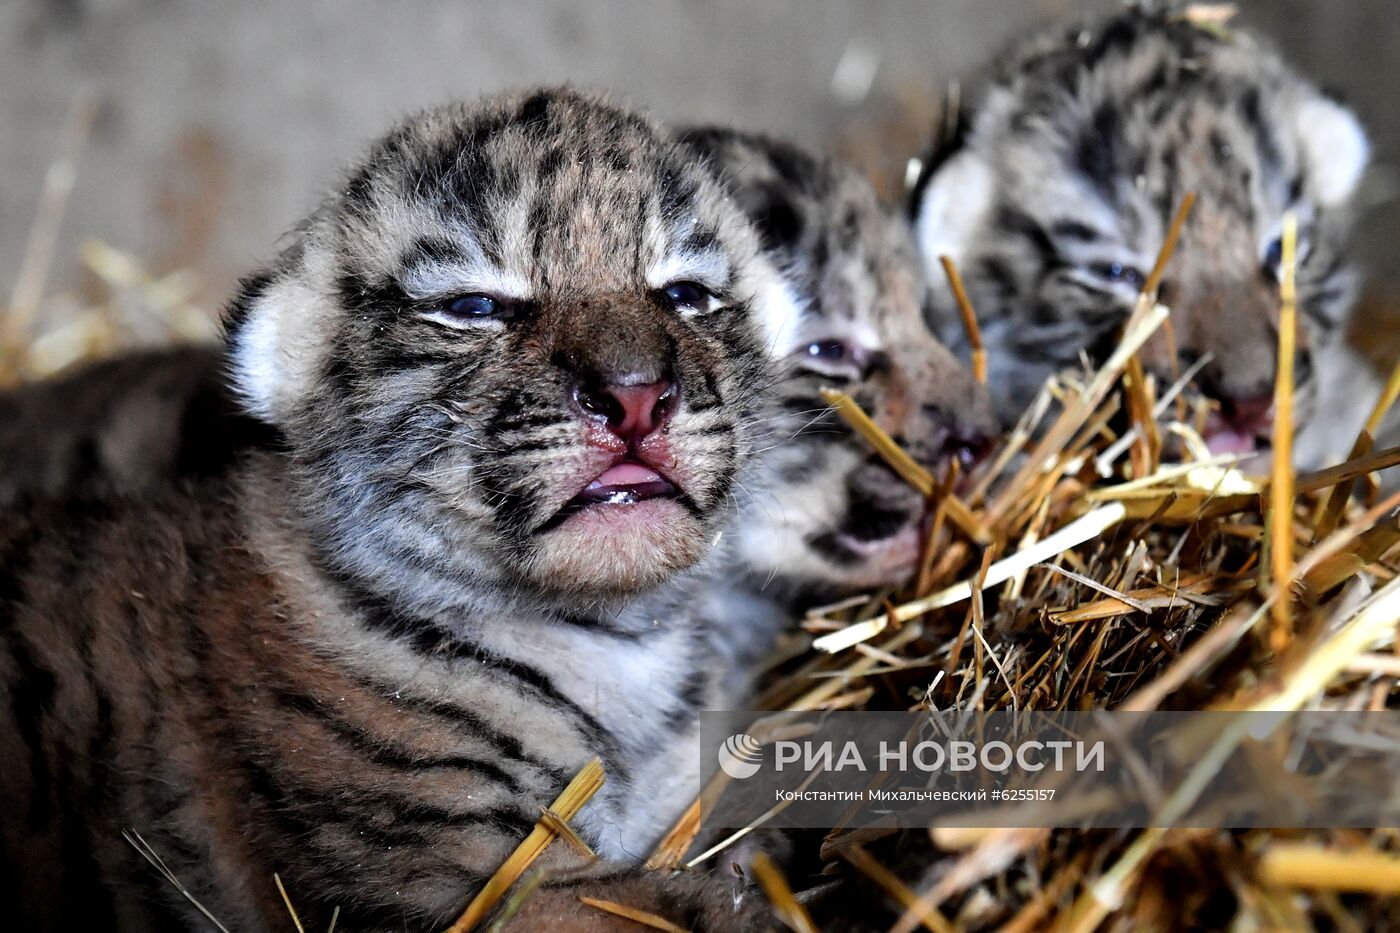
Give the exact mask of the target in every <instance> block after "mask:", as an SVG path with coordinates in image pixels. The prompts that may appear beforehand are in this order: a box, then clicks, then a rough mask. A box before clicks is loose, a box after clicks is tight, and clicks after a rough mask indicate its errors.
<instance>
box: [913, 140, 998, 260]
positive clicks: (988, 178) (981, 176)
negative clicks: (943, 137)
mask: <svg viewBox="0 0 1400 933" xmlns="http://www.w3.org/2000/svg"><path fill="white" fill-rule="evenodd" d="M994 184H995V183H994V180H993V177H992V170H991V167H990V166H988V165H987V164H986V162H984V161H983V160H982V158H981V157H980V156H978V155H976V154H975V153H973V152H972V151H971V150H964V151H962V152H959V153H958V154H956V155H954V156H952V157H951V158H950V159H948V161H947V162H946V163H944V164H943V166H942V167H941V168H939V169H938V171H937V172H935V173H934V176H933V177H932V178H931V179H929V183H928V185H927V186H925V188H924V190H923V193H922V194H921V195H920V197H919V206H918V215H917V217H916V219H915V221H914V226H915V230H914V232H915V235H916V236H917V237H918V241H919V251H920V252H921V253H922V254H923V257H924V265H925V266H926V267H927V268H928V269H930V270H931V271H933V272H936V271H937V268H938V257H940V256H948V257H950V258H951V259H952V260H953V261H954V262H960V261H961V260H962V259H963V258H964V253H965V252H966V250H967V247H968V245H969V243H970V241H971V237H972V232H973V230H974V229H975V228H976V226H977V225H978V224H980V223H981V222H982V219H983V217H984V216H985V215H986V213H987V211H988V210H990V209H991V206H992V196H993V194H994ZM933 278H934V280H936V281H941V279H942V273H941V272H938V274H937V275H935V276H934V277H933Z"/></svg>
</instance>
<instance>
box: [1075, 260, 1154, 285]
mask: <svg viewBox="0 0 1400 933" xmlns="http://www.w3.org/2000/svg"><path fill="white" fill-rule="evenodd" d="M1088 270H1089V273H1090V274H1091V275H1093V276H1094V277H1095V278H1098V279H1101V280H1102V281H1105V282H1110V283H1112V284H1114V285H1125V286H1127V287H1128V288H1131V289H1132V290H1133V291H1135V292H1137V291H1142V287H1143V286H1144V285H1146V284H1147V276H1146V275H1145V274H1144V273H1143V271H1142V270H1141V269H1139V268H1137V267H1136V266H1130V265H1127V264H1125V263H1121V262H1095V263H1090V264H1089V266H1088Z"/></svg>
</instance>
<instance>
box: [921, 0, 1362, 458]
mask: <svg viewBox="0 0 1400 933" xmlns="http://www.w3.org/2000/svg"><path fill="white" fill-rule="evenodd" d="M998 62H999V64H998V66H997V67H996V68H995V69H994V73H993V75H992V77H991V79H990V80H989V81H988V82H987V87H986V89H985V90H984V91H983V92H982V93H981V94H980V95H978V98H979V99H978V102H977V103H976V104H974V106H973V107H972V115H971V116H970V118H969V119H967V120H966V122H965V127H964V132H963V133H962V134H961V136H960V138H959V139H957V140H955V141H954V142H953V143H952V144H951V145H950V146H947V147H944V148H943V149H942V150H941V151H939V152H936V153H934V154H933V155H931V156H930V157H929V159H928V160H927V164H926V167H925V177H924V180H923V182H922V183H921V185H920V186H919V188H918V190H917V191H916V192H915V199H914V203H915V209H916V213H917V214H918V217H917V222H918V229H919V236H920V245H921V248H922V249H923V251H924V253H925V257H926V261H927V262H928V263H929V264H930V268H932V266H933V264H934V263H935V261H936V257H937V256H938V255H941V254H947V255H951V256H952V257H953V258H954V259H955V260H957V261H958V263H959V265H960V266H961V267H962V271H963V274H964V277H965V278H966V280H967V284H968V290H969V292H970V294H971V297H972V300H973V303H974V305H975V306H976V309H977V312H978V317H979V319H980V321H981V324H982V331H983V334H984V336H985V337H986V340H987V343H988V356H989V360H990V366H991V373H992V380H991V383H992V387H993V392H994V394H995V395H996V397H997V403H998V407H999V411H1000V413H1001V415H1002V417H1003V419H1004V420H1005V421H1007V422H1008V423H1009V422H1010V421H1012V420H1014V419H1015V418H1016V417H1017V416H1019V414H1020V413H1021V411H1022V410H1023V409H1024V407H1025V406H1026V405H1027V404H1028V403H1029V401H1030V399H1031V398H1032V397H1033V395H1034V394H1035V392H1036V391H1037V390H1038V389H1039V387H1040V386H1041V384H1042V383H1043V382H1044V380H1045V378H1046V377H1047V376H1049V375H1050V374H1052V373H1053V372H1055V371H1057V370H1061V369H1064V368H1067V367H1072V366H1076V365H1078V362H1079V360H1080V358H1081V355H1082V354H1088V356H1089V357H1091V358H1093V359H1101V358H1102V356H1103V354H1104V353H1105V351H1106V349H1107V348H1111V346H1112V345H1113V344H1114V341H1115V334H1116V331H1117V329H1118V327H1119V325H1120V324H1121V323H1122V321H1123V320H1124V317H1125V315H1126V313H1127V312H1128V311H1129V310H1131V307H1132V302H1133V299H1134V295H1135V293H1136V291H1137V289H1138V287H1139V286H1140V285H1141V284H1142V280H1143V278H1144V275H1145V273H1146V272H1147V271H1148V270H1149V269H1150V268H1151V265H1152V262H1153V259H1154V256H1155V254H1156V252H1157V250H1158V249H1159V247H1160V246H1161V244H1162V242H1163V240H1164V237H1165V234H1166V229H1167V225H1168V222H1169V220H1170V218H1171V216H1172V214H1173V212H1174V211H1175V209H1176V208H1177V206H1178V205H1179V204H1180V203H1181V201H1182V199H1183V197H1184V196H1185V195H1186V193H1187V192H1192V191H1194V192H1195V193H1196V194H1197V195H1198V197H1199V200H1198V201H1197V205H1196V208H1195V211H1194V214H1193V216H1192V218H1191V220H1190V223H1189V224H1188V226H1187V228H1186V230H1185V233H1184V236H1183V239H1182V242H1181V247H1180V249H1179V250H1178V251H1177V253H1176V256H1175V258H1174V259H1173V260H1172V264H1171V266H1170V267H1169V269H1168V271H1167V275H1166V278H1165V280H1164V283H1163V287H1162V299H1163V301H1164V302H1165V303H1167V304H1168V305H1169V306H1170V307H1171V308H1172V311H1173V315H1172V321H1173V335H1174V338H1175V346H1176V349H1177V350H1178V352H1179V354H1180V357H1181V360H1180V362H1181V363H1183V364H1189V363H1190V362H1192V361H1194V360H1195V359H1198V358H1199V357H1201V356H1203V355H1206V354H1209V355H1210V356H1211V358H1212V361H1211V362H1210V363H1209V364H1208V365H1206V366H1205V368H1204V370H1203V371H1202V373H1201V375H1200V377H1199V380H1198V382H1199V384H1200V385H1201V387H1202V388H1203V389H1204V390H1205V392H1206V394H1207V395H1209V396H1211V397H1213V398H1215V399H1216V400H1217V401H1219V402H1220V403H1221V407H1222V414H1223V416H1224V418H1225V420H1227V421H1229V420H1230V419H1232V418H1233V419H1235V420H1236V421H1239V420H1241V419H1240V418H1239V417H1237V416H1239V415H1241V414H1242V413H1243V412H1245V411H1247V410H1248V409H1249V408H1250V406H1251V404H1253V405H1254V406H1255V407H1257V406H1258V405H1259V404H1260V403H1263V404H1267V398H1268V396H1269V394H1270V392H1271V390H1272V385H1273V378H1274V369H1275V356H1276V346H1277V336H1276V322H1277V315H1278V306H1279V295H1278V284H1277V278H1278V271H1279V270H1278V250H1279V247H1278V238H1279V236H1280V233H1281V224H1282V219H1283V215H1284V213H1285V212H1286V211H1292V212H1294V213H1295V214H1296V215H1297V216H1298V218H1299V221H1300V224H1301V231H1302V241H1301V242H1302V247H1301V254H1300V258H1301V265H1300V267H1299V273H1298V275H1299V277H1298V286H1299V301H1300V305H1299V306H1300V310H1301V312H1302V318H1303V333H1302V338H1301V344H1300V346H1301V347H1302V348H1303V352H1302V354H1301V355H1300V358H1299V372H1300V377H1301V378H1300V380H1299V381H1300V384H1302V385H1304V386H1306V387H1308V393H1307V394H1308V395H1311V386H1312V385H1313V380H1312V379H1311V378H1310V371H1311V368H1312V367H1311V365H1310V363H1311V360H1310V352H1311V350H1313V349H1316V348H1318V347H1320V346H1324V345H1327V344H1328V343H1330V342H1331V338H1332V337H1333V335H1334V334H1335V333H1336V332H1338V331H1339V329H1340V328H1339V325H1340V324H1341V323H1342V322H1343V321H1344V319H1345V317H1346V315H1347V314H1348V312H1349V309H1350V306H1351V303H1352V297H1353V274H1352V272H1351V269H1350V267H1349V264H1348V262H1347V256H1346V253H1345V249H1344V243H1343V240H1344V234H1345V232H1346V229H1347V226H1348V223H1349V211H1348V203H1349V200H1350V197H1351V195H1352V193H1353V192H1354V190H1355V188H1356V186H1357V183H1358V181H1359V179H1360V176H1361V174H1362V170H1363V169H1364V166H1365V163H1366V159H1367V153H1368V147H1367V142H1366V138H1365V135H1364V134H1363V132H1362V130H1361V128H1360V126H1359V124H1358V123H1357V121H1356V118H1355V117H1354V116H1353V115H1352V114H1351V113H1350V112H1348V111H1347V110H1345V109H1344V108H1343V107H1342V106H1340V105H1339V104H1337V103H1335V102H1334V101H1332V100H1330V99H1329V98H1327V97H1325V96H1324V95H1322V94H1321V93H1320V92H1319V91H1318V90H1317V89H1316V88H1315V87H1314V86H1313V85H1312V84H1310V83H1309V82H1308V81H1306V80H1305V79H1304V78H1302V77H1300V76H1299V75H1298V74H1297V73H1296V72H1295V71H1294V70H1293V69H1291V68H1290V67H1289V66H1288V65H1286V64H1285V63H1284V62H1283V61H1282V60H1281V59H1280V58H1279V57H1278V56H1277V55H1276V54H1275V53H1274V52H1273V51H1272V50H1270V49H1269V48H1267V47H1266V46H1265V45H1264V44H1263V43H1262V42H1260V41H1259V40H1257V39H1256V38H1254V37H1253V36H1251V35H1249V34H1248V33H1246V32H1241V31H1238V30H1235V29H1233V28H1231V29H1230V30H1229V31H1228V32H1227V33H1224V34H1221V33H1219V32H1216V31H1211V30H1207V29H1204V28H1201V27H1198V26H1195V25H1193V24H1191V23H1190V22H1188V21H1186V19H1185V18H1184V17H1183V16H1182V15H1180V12H1179V9H1178V5H1174V4H1147V5H1138V6H1134V7H1132V8H1130V9H1128V10H1126V11H1123V12H1120V13H1117V14H1114V15H1112V16H1109V17H1108V18H1105V19H1102V20H1098V21H1095V22H1092V23H1089V24H1087V25H1084V26H1076V27H1074V28H1070V29H1060V30H1058V31H1055V32H1054V33H1052V34H1048V35H1045V36H1041V37H1038V38H1036V39H1033V40H1031V41H1028V42H1025V43H1024V44H1022V45H1020V46H1019V47H1016V48H1014V49H1012V50H1011V51H1009V52H1008V53H1007V54H1006V55H1004V56H1002V57H1000V58H999V59H998ZM937 318H938V324H939V326H940V330H941V332H942V333H943V334H944V335H945V338H946V339H947V340H948V341H949V342H950V343H953V344H956V345H962V343H963V338H962V335H961V327H960V326H959V325H958V323H957V318H956V314H955V312H954V308H953V305H952V302H951V299H950V297H949V296H948V295H947V294H946V293H943V294H941V297H940V301H939V302H938V313H937ZM1145 359H1146V361H1147V362H1148V364H1149V365H1150V366H1151V367H1152V368H1153V369H1155V370H1156V372H1157V373H1158V374H1159V376H1160V377H1162V378H1163V379H1166V380H1168V381H1169V380H1170V376H1171V373H1172V372H1173V363H1174V361H1173V360H1172V358H1171V343H1170V341H1169V340H1168V338H1167V336H1166V335H1163V336H1161V337H1159V338H1156V339H1154V341H1153V342H1152V343H1151V344H1149V346H1148V347H1147V349H1146V356H1145ZM1311 410H1312V405H1311V403H1310V402H1305V404H1304V405H1303V407H1302V409H1301V411H1300V415H1299V417H1300V419H1302V420H1304V421H1305V420H1306V418H1307V415H1308V413H1309V412H1310V411H1311ZM1259 424H1260V422H1259V421H1258V419H1256V421H1255V424H1254V425H1253V427H1252V428H1249V430H1253V429H1255V428H1258V427H1259ZM1240 430H1246V429H1245V428H1240Z"/></svg>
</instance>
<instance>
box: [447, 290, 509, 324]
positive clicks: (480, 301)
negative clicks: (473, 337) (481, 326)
mask: <svg viewBox="0 0 1400 933" xmlns="http://www.w3.org/2000/svg"><path fill="white" fill-rule="evenodd" d="M504 311H505V305H504V304H503V303H502V302H500V301H498V300H496V299H495V298H492V297H491V296H490V295H461V296H459V297H457V298H449V299H448V300H447V301H444V302H443V303H442V313H443V314H444V315H446V316H447V317H449V318H456V319H458V320H462V321H470V320H479V319H481V318H490V317H500V316H501V314H502V313H503V312H504Z"/></svg>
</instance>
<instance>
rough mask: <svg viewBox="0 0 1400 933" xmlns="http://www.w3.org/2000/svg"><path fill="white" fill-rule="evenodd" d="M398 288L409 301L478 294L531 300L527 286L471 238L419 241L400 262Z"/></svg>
mask: <svg viewBox="0 0 1400 933" xmlns="http://www.w3.org/2000/svg"><path fill="white" fill-rule="evenodd" d="M398 279H399V286H400V287H401V288H402V289H403V290H404V293H405V294H407V295H408V296H409V297H410V298H413V299H425V298H443V297H447V296H449V295H461V294H465V293H470V292H481V293H483V294H487V295H491V296H493V297H497V298H514V299H517V300H523V299H526V298H529V297H530V283H529V282H527V281H526V280H525V279H524V278H523V277H521V276H520V275H519V274H517V273H514V272H510V271H507V270H504V269H501V268H500V267H499V266H497V265H496V264H495V263H493V262H491V261H490V259H488V258H487V256H486V254H485V252H484V251H483V250H482V248H481V246H480V245H479V244H478V243H477V242H476V240H475V239H473V238H471V237H465V236H461V237H457V238H455V239H453V240H448V239H441V238H428V239H423V240H419V241H418V242H417V243H416V244H414V247H413V248H412V249H410V250H409V251H408V254H407V255H406V256H405V257H404V259H403V260H402V264H401V266H400V269H399V275H398Z"/></svg>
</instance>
